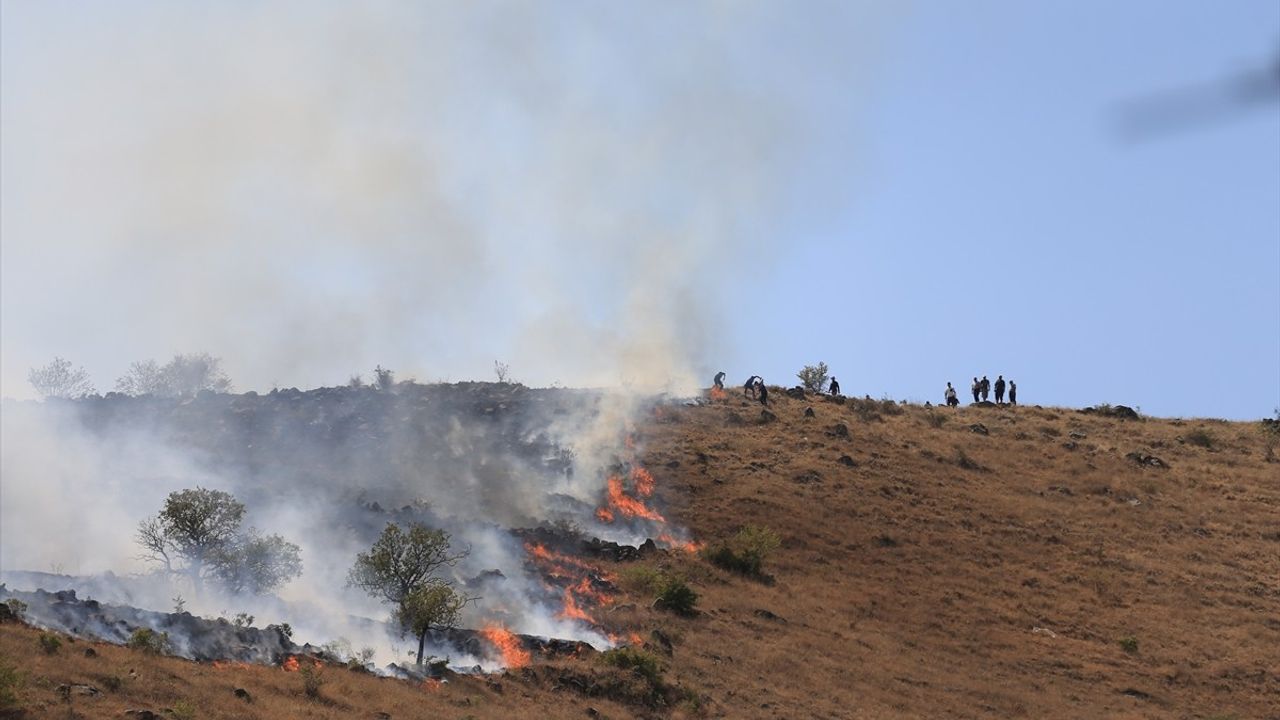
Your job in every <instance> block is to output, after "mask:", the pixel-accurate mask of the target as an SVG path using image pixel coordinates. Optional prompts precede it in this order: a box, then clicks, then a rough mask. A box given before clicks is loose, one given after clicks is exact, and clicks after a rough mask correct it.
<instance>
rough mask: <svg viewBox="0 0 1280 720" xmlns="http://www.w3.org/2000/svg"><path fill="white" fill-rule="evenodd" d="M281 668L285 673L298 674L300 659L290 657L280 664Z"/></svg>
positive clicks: (293, 656)
mask: <svg viewBox="0 0 1280 720" xmlns="http://www.w3.org/2000/svg"><path fill="white" fill-rule="evenodd" d="M280 668H281V669H282V670H284V671H285V672H298V658H297V656H295V655H290V656H289V658H288V659H287V660H285V661H284V662H283V663H281V664H280Z"/></svg>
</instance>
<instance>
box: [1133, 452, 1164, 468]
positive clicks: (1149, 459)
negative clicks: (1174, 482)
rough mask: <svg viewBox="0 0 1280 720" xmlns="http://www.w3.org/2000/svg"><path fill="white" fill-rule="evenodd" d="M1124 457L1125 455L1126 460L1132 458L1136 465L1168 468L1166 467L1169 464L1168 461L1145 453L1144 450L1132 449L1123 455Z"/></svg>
mask: <svg viewBox="0 0 1280 720" xmlns="http://www.w3.org/2000/svg"><path fill="white" fill-rule="evenodd" d="M1124 457H1125V459H1126V460H1132V461H1133V462H1135V463H1137V464H1138V465H1141V466H1143V467H1154V468H1168V467H1169V464H1168V463H1166V462H1165V461H1163V460H1161V459H1160V458H1158V457H1156V456H1155V455H1149V454H1147V453H1144V452H1141V451H1138V450H1135V451H1133V452H1131V453H1129V454H1127V455H1125V456H1124Z"/></svg>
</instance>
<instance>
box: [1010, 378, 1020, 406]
mask: <svg viewBox="0 0 1280 720" xmlns="http://www.w3.org/2000/svg"><path fill="white" fill-rule="evenodd" d="M1009 404H1010V405H1017V404H1018V383H1016V382H1014V381H1012V380H1010V381H1009Z"/></svg>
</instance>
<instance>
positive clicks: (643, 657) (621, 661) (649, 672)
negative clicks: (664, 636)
mask: <svg viewBox="0 0 1280 720" xmlns="http://www.w3.org/2000/svg"><path fill="white" fill-rule="evenodd" d="M600 660H601V661H603V662H604V663H605V664H606V665H612V666H613V667H616V668H621V669H623V670H630V671H631V672H633V673H635V674H636V675H639V676H640V677H642V678H644V679H645V680H647V681H649V683H650V684H651V685H660V684H661V683H662V663H661V662H659V660H658V657H657V656H656V655H654V654H653V653H649V652H645V651H644V650H640V649H638V648H633V647H620V648H614V649H612V650H606V651H605V652H603V653H601V654H600Z"/></svg>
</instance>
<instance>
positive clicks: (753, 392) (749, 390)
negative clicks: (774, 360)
mask: <svg viewBox="0 0 1280 720" xmlns="http://www.w3.org/2000/svg"><path fill="white" fill-rule="evenodd" d="M712 383H713V384H714V385H715V388H716V389H717V390H721V391H723V390H724V371H723V370H721V371H720V372H718V373H716V376H715V379H714V380H712ZM827 392H829V393H831V394H832V395H839V394H840V381H839V380H836V378H835V376H834V375H833V376H831V384H830V385H829V386H827ZM742 394H743V395H747V396H750V397H751V398H752V399H755V400H759V401H760V404H761V405H768V404H769V388H768V387H766V386H765V384H764V378H762V377H760V376H759V375H752V376H751V377H749V378H747V381H746V382H745V383H743V385H742Z"/></svg>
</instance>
